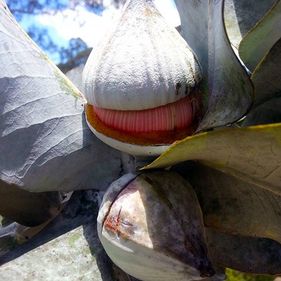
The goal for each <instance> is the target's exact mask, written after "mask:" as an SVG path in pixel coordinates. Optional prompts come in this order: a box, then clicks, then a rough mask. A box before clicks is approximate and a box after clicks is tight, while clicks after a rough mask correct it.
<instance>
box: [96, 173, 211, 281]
mask: <svg viewBox="0 0 281 281" xmlns="http://www.w3.org/2000/svg"><path fill="white" fill-rule="evenodd" d="M175 190H176V192H175ZM98 234H99V238H100V240H101V242H102V245H103V247H104V249H105V251H106V252H107V254H108V255H109V257H110V258H111V259H112V261H113V262H114V263H115V264H116V265H117V266H119V267H120V268H121V269H123V270H124V271H125V272H127V273H128V274H130V275H132V276H134V277H136V278H138V279H140V280H143V281H152V280H153V281H156V280H159V281H160V280H161V281H171V280H174V281H180V280H202V279H204V278H205V277H208V276H211V275H213V274H214V270H213V268H212V265H211V263H210V261H209V260H208V257H207V250H206V244H205V236H204V227H203V223H202V214H201V211H200V207H199V203H198V200H197V198H196V195H195V193H194V191H193V189H192V187H191V186H190V185H189V184H188V183H187V182H186V181H185V180H184V179H183V178H181V177H180V176H179V175H178V174H176V173H173V172H151V173H144V174H142V175H139V176H133V175H125V176H123V177H122V178H121V179H119V180H118V181H116V182H114V183H113V184H112V185H111V186H110V187H109V189H108V191H107V193H106V194H105V196H104V199H103V203H102V206H101V208H100V211H99V216H98Z"/></svg>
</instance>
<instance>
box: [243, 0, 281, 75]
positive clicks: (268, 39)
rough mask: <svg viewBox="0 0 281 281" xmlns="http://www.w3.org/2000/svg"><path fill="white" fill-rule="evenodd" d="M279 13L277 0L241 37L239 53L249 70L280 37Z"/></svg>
mask: <svg viewBox="0 0 281 281" xmlns="http://www.w3.org/2000/svg"><path fill="white" fill-rule="evenodd" d="M280 13H281V1H280V0H278V1H276V3H275V5H274V6H273V7H272V8H271V9H270V10H269V11H268V12H267V13H266V15H265V16H264V17H263V18H262V19H261V20H260V21H259V22H258V23H257V25H256V26H255V27H254V28H253V29H252V30H250V31H249V32H248V33H247V34H246V36H245V37H244V38H243V39H242V41H241V43H240V46H239V55H240V57H241V59H242V60H243V61H244V63H245V64H246V66H247V67H248V68H249V69H250V70H251V71H254V69H255V68H256V66H257V65H258V64H259V63H260V61H261V60H262V59H263V57H264V56H265V55H266V54H267V52H268V51H269V50H270V49H271V48H272V46H273V45H274V44H275V43H276V42H277V41H278V40H279V39H280V38H281V17H280Z"/></svg>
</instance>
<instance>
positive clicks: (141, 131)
mask: <svg viewBox="0 0 281 281" xmlns="http://www.w3.org/2000/svg"><path fill="white" fill-rule="evenodd" d="M197 96H198V95H197ZM197 108H198V99H195V97H193V98H192V96H188V97H186V98H183V99H181V100H179V101H176V102H174V103H170V104H167V105H164V106H160V107H157V108H152V109H147V110H139V111H119V110H110V109H102V108H98V107H95V106H92V105H89V104H87V105H86V106H85V112H86V116H87V120H88V122H89V123H90V124H91V125H92V127H93V128H95V130H97V131H98V132H100V133H102V134H104V135H106V136H108V137H111V138H113V139H117V140H119V141H122V142H126V143H131V144H139V145H151V144H170V143H173V142H174V141H176V140H180V139H183V138H184V137H186V136H188V135H191V134H192V133H193V132H194V131H195V129H196V127H197V121H198V120H197V119H198V118H197V116H198V114H197V113H196V112H195V111H196V110H195V109H197Z"/></svg>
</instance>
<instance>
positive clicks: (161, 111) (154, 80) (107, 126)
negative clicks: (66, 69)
mask: <svg viewBox="0 0 281 281" xmlns="http://www.w3.org/2000/svg"><path fill="white" fill-rule="evenodd" d="M200 80H201V72H200V67H199V65H198V62H197V59H196V58H195V56H194V54H193V52H192V51H191V49H190V48H189V46H188V45H187V43H186V42H185V41H184V40H183V39H182V37H181V36H180V35H179V33H178V32H177V31H176V29H174V28H173V27H171V26H169V24H168V23H166V21H165V20H164V18H163V17H162V16H161V15H160V14H159V12H158V11H157V9H156V8H155V6H154V4H153V3H152V1H149V0H129V1H127V3H126V5H125V7H124V11H123V13H122V16H121V17H120V19H119V21H118V23H117V25H116V26H115V27H114V29H113V31H112V32H111V33H110V34H109V35H108V36H107V37H106V39H105V40H104V42H102V44H101V45H100V46H99V48H98V49H95V50H93V51H92V53H91V55H90V57H89V59H88V61H87V64H86V66H85V69H84V73H83V85H84V93H85V96H86V99H87V105H86V108H85V109H86V110H85V111H86V117H87V122H88V124H89V126H90V128H91V129H92V131H93V132H94V133H95V134H96V135H97V136H98V137H99V138H101V139H102V140H103V141H104V142H106V143H107V144H109V145H111V146H113V147H115V148H117V149H120V150H122V151H125V152H128V153H131V154H135V155H157V154H160V153H161V152H162V150H163V146H164V148H166V146H168V145H169V144H171V143H172V142H174V141H175V140H179V139H182V138H184V137H185V136H187V135H190V134H192V133H193V132H194V130H195V129H196V127H197V123H198V117H199V116H200V111H199V108H200V102H201V101H200V95H199V94H198V87H197V86H198V83H199V81H200Z"/></svg>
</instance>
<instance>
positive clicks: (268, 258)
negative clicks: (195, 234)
mask: <svg viewBox="0 0 281 281" xmlns="http://www.w3.org/2000/svg"><path fill="white" fill-rule="evenodd" d="M206 234H207V240H208V249H209V253H210V257H211V259H212V260H213V262H214V263H215V265H217V266H221V267H223V268H224V267H228V268H233V269H236V270H239V271H242V272H248V273H255V274H271V275H276V274H280V272H281V245H280V244H279V243H277V242H275V241H273V240H271V239H266V238H255V237H248V236H239V235H229V234H224V233H221V232H218V231H216V230H215V229H211V228H207V229H206Z"/></svg>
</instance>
